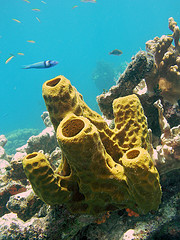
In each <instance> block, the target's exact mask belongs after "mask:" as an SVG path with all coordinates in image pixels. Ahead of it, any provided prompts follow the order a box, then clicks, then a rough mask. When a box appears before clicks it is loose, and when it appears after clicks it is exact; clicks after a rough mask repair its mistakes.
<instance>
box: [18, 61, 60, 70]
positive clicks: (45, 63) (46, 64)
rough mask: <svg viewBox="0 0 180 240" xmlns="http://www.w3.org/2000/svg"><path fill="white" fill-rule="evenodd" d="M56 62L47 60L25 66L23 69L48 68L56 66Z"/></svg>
mask: <svg viewBox="0 0 180 240" xmlns="http://www.w3.org/2000/svg"><path fill="white" fill-rule="evenodd" d="M57 64H58V62H57V61H54V60H47V61H43V62H37V63H33V64H30V65H27V66H25V67H23V69H30V68H50V67H54V66H55V65H57Z"/></svg>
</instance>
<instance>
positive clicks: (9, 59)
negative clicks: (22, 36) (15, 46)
mask: <svg viewBox="0 0 180 240" xmlns="http://www.w3.org/2000/svg"><path fill="white" fill-rule="evenodd" d="M13 57H15V56H14V55H12V56H10V57H9V58H8V59H7V60H6V61H5V64H7V63H8V62H9V61H11V59H12V58H13Z"/></svg>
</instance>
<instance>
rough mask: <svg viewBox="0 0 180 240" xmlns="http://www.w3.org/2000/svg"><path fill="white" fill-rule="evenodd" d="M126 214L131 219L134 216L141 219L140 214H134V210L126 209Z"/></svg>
mask: <svg viewBox="0 0 180 240" xmlns="http://www.w3.org/2000/svg"><path fill="white" fill-rule="evenodd" d="M126 212H127V213H128V216H129V217H132V216H134V217H139V214H138V213H136V212H134V211H133V210H131V209H129V208H126Z"/></svg>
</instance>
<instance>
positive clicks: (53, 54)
mask: <svg viewBox="0 0 180 240" xmlns="http://www.w3.org/2000/svg"><path fill="white" fill-rule="evenodd" d="M75 6H77V7H75ZM32 9H39V10H40V11H34V10H32ZM169 17H173V18H174V19H175V21H177V22H178V24H180V1H179V0H158V1H156V0H148V1H144V0H125V1H123V0H97V1H96V3H90V2H87V3H86V2H81V1H80V0H45V1H41V0H29V2H28V1H24V0H6V1H3V0H0V134H6V133H8V132H10V131H12V130H16V129H22V128H39V129H43V128H44V124H43V122H42V120H41V117H40V115H41V114H42V112H43V111H45V110H46V108H45V104H44V101H43V98H42V84H43V83H44V82H45V81H46V80H49V79H51V78H53V77H56V76H57V75H60V74H61V75H64V76H65V77H66V78H68V79H69V80H70V81H71V83H72V85H74V86H75V87H76V88H77V90H78V91H79V92H80V93H81V94H82V95H83V97H84V100H85V101H86V103H87V104H88V105H89V106H90V107H91V108H92V109H94V110H96V111H98V106H97V103H96V96H97V95H99V94H100V93H101V92H102V91H103V89H102V91H100V89H98V88H97V86H96V84H95V83H94V81H93V79H92V73H93V71H94V69H95V68H96V66H97V63H98V62H99V61H104V62H105V63H108V64H111V65H112V66H115V67H118V66H119V65H121V64H123V63H124V62H130V61H131V57H132V56H133V55H135V54H136V53H137V52H138V51H139V50H140V49H142V50H144V49H145V42H146V41H148V40H150V39H153V38H154V37H155V36H159V37H160V36H161V35H163V34H168V33H171V32H170V30H169V29H168V18H169ZM13 19H17V20H19V21H20V22H17V21H14V20H13ZM28 40H33V41H35V43H31V42H27V41H28ZM115 48H118V49H120V50H122V51H123V54H122V55H121V56H113V55H109V54H108V53H109V52H110V51H112V50H113V49H115ZM18 53H23V54H24V55H18ZM11 54H14V55H15V57H13V58H12V59H11V60H10V61H9V62H8V63H7V64H5V61H6V60H7V59H8V58H9V57H10V56H11ZM48 59H51V60H57V61H58V62H59V64H58V65H57V66H55V67H53V68H48V69H29V70H26V69H22V66H24V65H27V64H31V63H35V62H39V61H44V60H48Z"/></svg>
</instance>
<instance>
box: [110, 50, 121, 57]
mask: <svg viewBox="0 0 180 240" xmlns="http://www.w3.org/2000/svg"><path fill="white" fill-rule="evenodd" d="M122 53H123V52H122V51H121V50H119V49H114V50H113V51H111V52H110V53H109V54H111V55H116V56H120V55H121V54H122Z"/></svg>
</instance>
